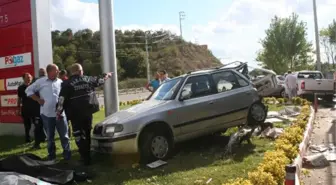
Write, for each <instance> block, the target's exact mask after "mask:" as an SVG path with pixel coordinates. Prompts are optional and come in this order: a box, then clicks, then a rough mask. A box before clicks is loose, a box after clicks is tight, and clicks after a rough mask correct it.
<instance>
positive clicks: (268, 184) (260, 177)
mask: <svg viewBox="0 0 336 185" xmlns="http://www.w3.org/2000/svg"><path fill="white" fill-rule="evenodd" d="M248 179H249V180H250V182H251V183H252V184H253V185H277V182H276V181H275V180H274V178H273V176H272V174H270V173H268V172H265V171H263V170H262V169H261V168H258V169H257V170H256V171H254V172H250V173H248Z"/></svg>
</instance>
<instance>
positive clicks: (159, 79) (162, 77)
mask: <svg viewBox="0 0 336 185" xmlns="http://www.w3.org/2000/svg"><path fill="white" fill-rule="evenodd" d="M169 79H170V78H169V77H168V73H167V71H166V70H161V71H159V72H156V74H155V77H154V79H153V80H152V81H150V82H148V84H147V85H146V89H147V90H148V91H150V92H154V91H155V90H156V89H157V88H159V86H160V85H161V84H162V83H163V82H165V81H167V80H169Z"/></svg>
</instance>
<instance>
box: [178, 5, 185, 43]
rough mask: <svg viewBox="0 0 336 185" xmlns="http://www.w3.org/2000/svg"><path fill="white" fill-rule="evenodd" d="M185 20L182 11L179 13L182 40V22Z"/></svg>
mask: <svg viewBox="0 0 336 185" xmlns="http://www.w3.org/2000/svg"><path fill="white" fill-rule="evenodd" d="M184 18H185V13H184V12H183V11H180V12H179V20H180V37H181V39H183V36H182V20H184Z"/></svg>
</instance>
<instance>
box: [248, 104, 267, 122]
mask: <svg viewBox="0 0 336 185" xmlns="http://www.w3.org/2000/svg"><path fill="white" fill-rule="evenodd" d="M267 112H268V108H267V107H266V106H265V105H264V104H263V103H262V102H256V103H253V104H252V105H251V107H250V110H249V113H248V116H247V125H248V126H258V125H260V124H263V123H264V122H265V120H266V118H267Z"/></svg>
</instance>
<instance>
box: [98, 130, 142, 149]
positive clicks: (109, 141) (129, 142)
mask: <svg viewBox="0 0 336 185" xmlns="http://www.w3.org/2000/svg"><path fill="white" fill-rule="evenodd" d="M91 149H92V150H93V151H95V152H98V153H109V154H133V153H137V152H138V144H137V134H136V133H134V134H128V135H124V136H119V137H101V136H97V135H93V136H92V140H91Z"/></svg>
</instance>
